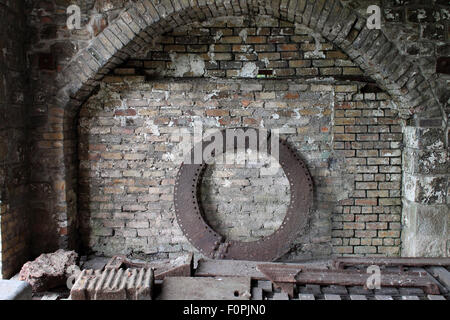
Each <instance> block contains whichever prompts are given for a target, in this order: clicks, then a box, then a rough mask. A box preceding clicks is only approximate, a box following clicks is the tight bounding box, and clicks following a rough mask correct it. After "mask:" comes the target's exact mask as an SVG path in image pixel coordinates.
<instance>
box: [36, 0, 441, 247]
mask: <svg viewBox="0 0 450 320" xmlns="http://www.w3.org/2000/svg"><path fill="white" fill-rule="evenodd" d="M248 14H267V15H272V16H274V17H276V18H279V19H283V20H286V21H289V22H297V23H302V24H304V25H305V26H308V27H309V28H311V29H313V30H315V31H316V32H318V33H320V34H321V35H322V36H323V37H324V38H325V39H327V40H329V41H330V42H332V43H333V44H335V45H337V46H338V47H340V48H341V49H342V50H343V51H344V52H345V53H347V54H348V55H349V57H350V58H351V59H352V60H353V61H354V62H356V63H357V64H358V65H359V66H360V67H361V68H362V69H363V70H364V71H365V73H366V74H367V75H368V76H371V77H372V78H374V79H376V81H377V82H378V84H379V86H380V87H382V88H383V89H385V90H386V91H387V92H388V93H389V94H390V95H391V96H392V98H393V99H394V100H395V101H396V102H397V108H398V110H399V111H400V113H401V114H403V115H404V117H405V118H409V124H410V125H418V126H428V125H433V126H436V125H437V126H443V125H445V122H446V116H445V114H444V112H443V110H442V107H441V105H440V104H439V102H438V101H437V99H436V98H435V96H434V94H433V91H432V89H431V87H430V84H429V82H428V80H427V79H426V78H425V77H424V76H423V75H422V74H421V72H420V70H419V68H418V67H417V66H415V65H413V64H411V63H409V62H406V63H405V62H404V59H403V58H402V56H401V54H400V53H399V51H398V50H397V49H396V46H395V44H393V43H391V42H390V41H389V40H388V39H387V37H386V36H385V35H384V34H383V33H382V32H381V31H379V30H369V29H367V27H366V20H365V18H364V17H360V16H358V15H357V14H356V13H354V12H352V10H351V9H349V8H347V7H345V6H343V5H342V4H341V2H340V1H338V0H334V1H306V0H300V1H284V0H282V1H220V0H218V1H198V3H197V1H196V2H195V3H194V2H193V1H165V0H163V1H160V2H159V4H158V5H154V4H153V2H152V1H148V0H139V1H136V2H132V3H130V5H129V7H128V8H127V9H126V10H125V11H124V12H123V13H122V14H121V15H120V16H119V17H118V18H117V20H116V21H115V22H114V23H112V24H111V25H109V26H108V27H107V28H106V29H105V30H104V31H103V32H102V33H100V34H99V35H98V36H97V37H96V38H95V39H94V40H93V41H92V42H91V44H90V45H89V46H88V47H87V48H85V49H83V50H81V51H80V52H79V53H78V54H77V55H76V57H75V58H74V59H73V61H72V62H71V63H70V64H69V66H67V67H66V68H65V69H64V70H63V71H62V72H61V73H60V75H59V79H58V85H59V87H60V91H59V94H58V96H57V97H55V99H54V101H50V102H49V103H48V107H49V111H50V113H51V115H52V117H54V121H55V123H56V124H58V125H60V126H61V128H62V129H61V130H60V131H59V132H51V133H48V136H47V137H48V138H49V140H52V137H54V138H55V144H58V146H59V151H58V152H57V155H56V158H54V159H51V160H49V161H48V162H47V163H45V162H43V163H42V165H43V166H44V167H47V168H51V169H50V170H49V175H51V177H50V178H49V179H48V180H49V181H52V184H51V185H47V184H44V185H38V184H34V185H35V186H36V187H37V188H38V189H40V190H47V192H48V194H47V196H48V198H50V199H52V201H49V204H47V206H48V207H47V208H35V210H37V211H39V210H42V212H45V211H46V212H50V213H51V214H50V216H51V217H47V218H48V219H49V220H50V218H54V219H56V221H58V223H57V225H56V226H54V227H51V225H52V224H49V226H50V227H49V228H50V229H55V230H53V232H52V234H53V236H50V237H49V236H48V235H47V236H46V240H45V241H43V242H41V243H40V244H39V245H37V246H38V247H39V248H40V249H41V250H42V249H44V248H45V251H47V250H51V249H54V248H56V247H58V246H62V247H67V246H68V247H73V246H74V245H75V243H76V228H77V226H76V216H77V207H76V193H77V192H76V177H77V170H76V165H75V162H76V156H75V155H76V148H77V147H76V134H75V128H76V117H77V113H78V111H79V107H80V106H81V105H82V103H83V101H85V99H87V98H88V97H89V96H90V95H91V94H92V92H93V91H94V90H95V88H96V86H97V85H98V83H99V80H101V79H102V78H103V76H104V75H106V74H107V73H108V72H109V71H110V70H111V69H113V68H114V67H116V66H118V65H120V64H121V63H122V62H123V61H125V60H126V59H127V58H128V57H129V56H130V54H131V53H133V52H135V51H137V50H139V49H140V48H141V47H142V46H144V45H145V44H146V43H149V42H151V41H152V36H153V35H155V34H161V33H163V32H164V31H167V30H170V29H173V28H174V27H176V26H180V25H183V24H187V23H190V22H193V21H203V20H207V19H209V18H211V17H220V16H225V15H235V16H239V15H248ZM411 114H414V116H413V117H410V115H411ZM408 130H409V131H408V132H411V134H410V137H412V138H411V139H413V140H414V139H419V138H418V137H419V136H421V134H426V132H425V133H423V132H422V131H423V130H421V129H415V128H412V127H411V128H409V129H408ZM433 130H434V131H436V135H439V136H440V137H441V139H442V137H444V136H445V134H446V132H444V130H442V129H433ZM427 132H428V131H427ZM61 138H62V141H61ZM411 147H414V141H412V142H411ZM413 149H414V148H413ZM414 150H415V149H414ZM414 150H413V151H411V152H415V151H414ZM412 176H414V173H412ZM32 186H33V184H32ZM414 186H416V185H414ZM416 189H417V188H416ZM416 189H414V192H416V191H417V190H416ZM417 192H419V191H417ZM410 198H411V199H409V200H410V201H412V202H414V203H415V202H417V201H419V200H418V199H416V198H415V196H414V195H413V196H411V197H410ZM425 204H427V203H425ZM414 210H416V209H414ZM44 218H45V217H44ZM39 248H37V249H36V251H39Z"/></svg>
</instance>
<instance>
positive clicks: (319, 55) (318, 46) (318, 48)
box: [305, 33, 325, 59]
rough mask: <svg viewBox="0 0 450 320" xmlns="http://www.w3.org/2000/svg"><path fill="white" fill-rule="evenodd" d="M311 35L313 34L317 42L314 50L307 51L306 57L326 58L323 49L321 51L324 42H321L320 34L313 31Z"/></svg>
mask: <svg viewBox="0 0 450 320" xmlns="http://www.w3.org/2000/svg"><path fill="white" fill-rule="evenodd" d="M311 35H312V36H313V38H314V42H315V46H314V51H312V52H311V51H308V52H305V58H306V59H310V58H320V59H325V54H324V53H323V51H321V50H322V44H321V43H320V35H318V34H317V33H311Z"/></svg>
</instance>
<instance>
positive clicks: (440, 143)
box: [403, 127, 445, 150]
mask: <svg viewBox="0 0 450 320" xmlns="http://www.w3.org/2000/svg"><path fill="white" fill-rule="evenodd" d="M403 141H404V144H405V147H407V148H412V149H421V150H423V149H425V150H443V149H444V148H445V134H444V131H443V130H442V129H440V128H416V127H406V128H405V129H404V135H403Z"/></svg>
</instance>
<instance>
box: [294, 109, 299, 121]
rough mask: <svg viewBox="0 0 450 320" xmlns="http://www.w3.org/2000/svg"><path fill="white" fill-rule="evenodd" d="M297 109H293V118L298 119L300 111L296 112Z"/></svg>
mask: <svg viewBox="0 0 450 320" xmlns="http://www.w3.org/2000/svg"><path fill="white" fill-rule="evenodd" d="M298 110H299V109H294V113H295V119H300V112H298Z"/></svg>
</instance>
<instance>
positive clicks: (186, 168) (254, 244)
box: [174, 128, 313, 261]
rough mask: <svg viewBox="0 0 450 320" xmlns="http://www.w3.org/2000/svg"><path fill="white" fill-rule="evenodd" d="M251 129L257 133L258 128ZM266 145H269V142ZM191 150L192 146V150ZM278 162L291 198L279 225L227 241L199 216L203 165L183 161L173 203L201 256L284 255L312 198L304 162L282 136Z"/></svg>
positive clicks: (267, 258) (270, 257)
mask: <svg viewBox="0 0 450 320" xmlns="http://www.w3.org/2000/svg"><path fill="white" fill-rule="evenodd" d="M236 129H241V128H236ZM236 129H235V130H236ZM242 129H243V130H247V129H249V128H242ZM251 129H253V128H251ZM253 130H256V131H257V132H258V133H259V130H258V129H253ZM221 133H222V135H223V137H225V136H226V135H225V130H223V131H222V132H221ZM258 136H259V135H258ZM269 139H270V138H269ZM224 145H226V143H224ZM233 145H234V143H233ZM268 145H269V146H270V143H268ZM247 147H248V145H246V148H247ZM202 148H204V143H203V144H202ZM194 149H195V147H194V148H193V149H192V151H194ZM225 149H226V147H225ZM202 150H203V149H202ZM227 150H229V149H227ZM227 150H224V152H226V151H227ZM269 154H270V150H269ZM279 163H280V165H281V167H282V169H283V170H284V173H285V174H286V177H287V178H288V180H289V186H290V191H291V199H290V204H289V207H288V210H287V212H286V215H285V217H284V220H283V222H282V224H281V226H280V227H279V228H278V229H277V230H276V231H275V232H273V233H272V234H271V235H269V236H266V237H263V238H262V239H260V240H257V241H251V242H242V241H234V240H228V239H226V237H224V236H223V235H220V234H219V233H218V232H216V231H215V230H214V229H213V228H211V227H210V226H209V224H208V223H207V222H206V221H205V219H204V217H203V215H202V206H201V203H200V201H199V197H198V188H199V186H200V185H201V181H202V173H203V171H204V169H205V168H206V166H207V164H206V163H204V162H203V163H202V164H185V163H183V164H182V165H181V167H180V170H179V171H178V174H177V178H176V182H175V190H174V203H175V212H176V217H177V222H178V225H179V226H180V228H181V230H182V231H183V233H184V235H185V236H186V237H187V239H188V240H189V242H190V243H191V244H192V245H193V246H194V247H195V248H197V249H198V250H199V251H200V252H201V253H203V254H204V255H205V256H207V257H209V258H213V259H234V260H250V261H273V260H276V259H278V258H279V257H281V256H282V255H283V254H285V253H286V252H287V251H288V250H289V249H290V244H291V243H292V241H294V240H295V238H296V237H297V235H298V233H299V232H300V231H302V230H303V229H304V227H305V226H306V223H307V219H308V215H309V210H310V208H311V206H312V200H313V181H312V178H311V175H310V174H309V172H308V169H307V168H306V165H305V164H304V162H303V161H302V160H301V159H300V157H299V156H298V155H297V154H296V153H295V152H294V151H292V150H291V149H290V148H289V146H288V144H287V142H286V141H285V140H282V139H280V140H279Z"/></svg>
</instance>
